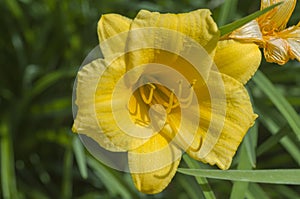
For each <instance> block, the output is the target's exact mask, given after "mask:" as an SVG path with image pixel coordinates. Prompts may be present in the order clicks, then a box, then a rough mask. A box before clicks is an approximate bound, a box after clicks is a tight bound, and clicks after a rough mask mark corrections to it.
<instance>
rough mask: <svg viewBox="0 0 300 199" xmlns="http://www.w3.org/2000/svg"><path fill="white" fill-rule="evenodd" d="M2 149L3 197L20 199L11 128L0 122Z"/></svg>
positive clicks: (0, 146)
mask: <svg viewBox="0 0 300 199" xmlns="http://www.w3.org/2000/svg"><path fill="white" fill-rule="evenodd" d="M0 119H2V120H3V118H0ZM0 149H1V150H0V158H1V159H0V160H1V185H2V192H3V193H2V196H3V198H18V195H17V194H18V191H17V187H16V175H15V171H14V168H15V165H14V152H13V147H12V140H11V135H10V133H9V127H8V125H7V123H5V122H0ZM0 197H1V195H0Z"/></svg>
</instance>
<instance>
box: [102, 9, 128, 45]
mask: <svg viewBox="0 0 300 199" xmlns="http://www.w3.org/2000/svg"><path fill="white" fill-rule="evenodd" d="M131 21H132V20H131V19H129V18H127V17H124V16H122V15H118V14H105V15H102V16H101V18H100V20H99V22H98V27H97V32H98V37H99V42H100V43H101V42H103V41H104V40H106V39H109V38H110V37H113V36H116V35H117V34H120V33H122V32H126V31H128V30H129V28H130V24H131Z"/></svg>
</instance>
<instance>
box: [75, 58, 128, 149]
mask: <svg viewBox="0 0 300 199" xmlns="http://www.w3.org/2000/svg"><path fill="white" fill-rule="evenodd" d="M105 69H106V64H105V61H104V60H102V59H97V60H95V61H93V62H91V63H90V64H88V65H85V66H84V67H83V68H82V69H81V70H80V71H79V72H78V75H77V84H76V101H75V103H76V105H77V108H78V111H77V114H76V118H75V121H74V125H73V128H72V129H73V131H75V132H77V133H80V134H84V135H87V136H89V137H91V138H92V139H94V140H95V141H96V142H97V143H98V144H99V145H100V146H101V147H103V148H105V149H107V150H110V151H122V149H120V148H119V147H116V146H115V145H114V144H113V143H112V142H111V141H110V139H109V138H108V137H107V136H106V135H105V134H104V133H103V132H102V130H101V128H99V126H98V121H97V117H96V113H95V108H94V105H95V91H96V88H97V83H98V79H99V76H100V75H101V73H102V72H103V71H105Z"/></svg>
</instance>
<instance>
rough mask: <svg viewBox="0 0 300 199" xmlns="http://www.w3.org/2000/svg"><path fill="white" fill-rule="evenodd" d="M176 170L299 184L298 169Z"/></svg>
mask: <svg viewBox="0 0 300 199" xmlns="http://www.w3.org/2000/svg"><path fill="white" fill-rule="evenodd" d="M178 171H179V172H180V173H183V174H186V175H192V176H200V177H207V178H214V179H219V180H232V181H243V182H259V183H273V184H291V185H300V169H278V170H276V169H275V170H227V171H222V170H211V169H183V168H179V169H178Z"/></svg>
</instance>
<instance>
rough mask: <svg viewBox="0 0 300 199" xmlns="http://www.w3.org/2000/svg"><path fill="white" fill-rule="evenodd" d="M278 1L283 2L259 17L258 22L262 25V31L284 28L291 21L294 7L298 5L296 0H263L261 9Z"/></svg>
mask: <svg viewBox="0 0 300 199" xmlns="http://www.w3.org/2000/svg"><path fill="white" fill-rule="evenodd" d="M278 2H283V3H282V4H281V5H279V6H277V7H276V8H274V9H273V10H271V11H270V12H268V13H266V14H264V15H263V16H261V17H259V18H258V22H259V24H260V26H261V29H262V31H263V32H264V31H271V30H274V29H275V30H279V31H280V30H283V29H285V27H286V24H287V22H288V21H289V19H290V17H291V15H292V13H293V11H294V8H295V6H296V2H297V1H296V0H283V1H282V0H262V1H261V9H264V8H266V7H269V6H271V5H274V4H276V3H278Z"/></svg>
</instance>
